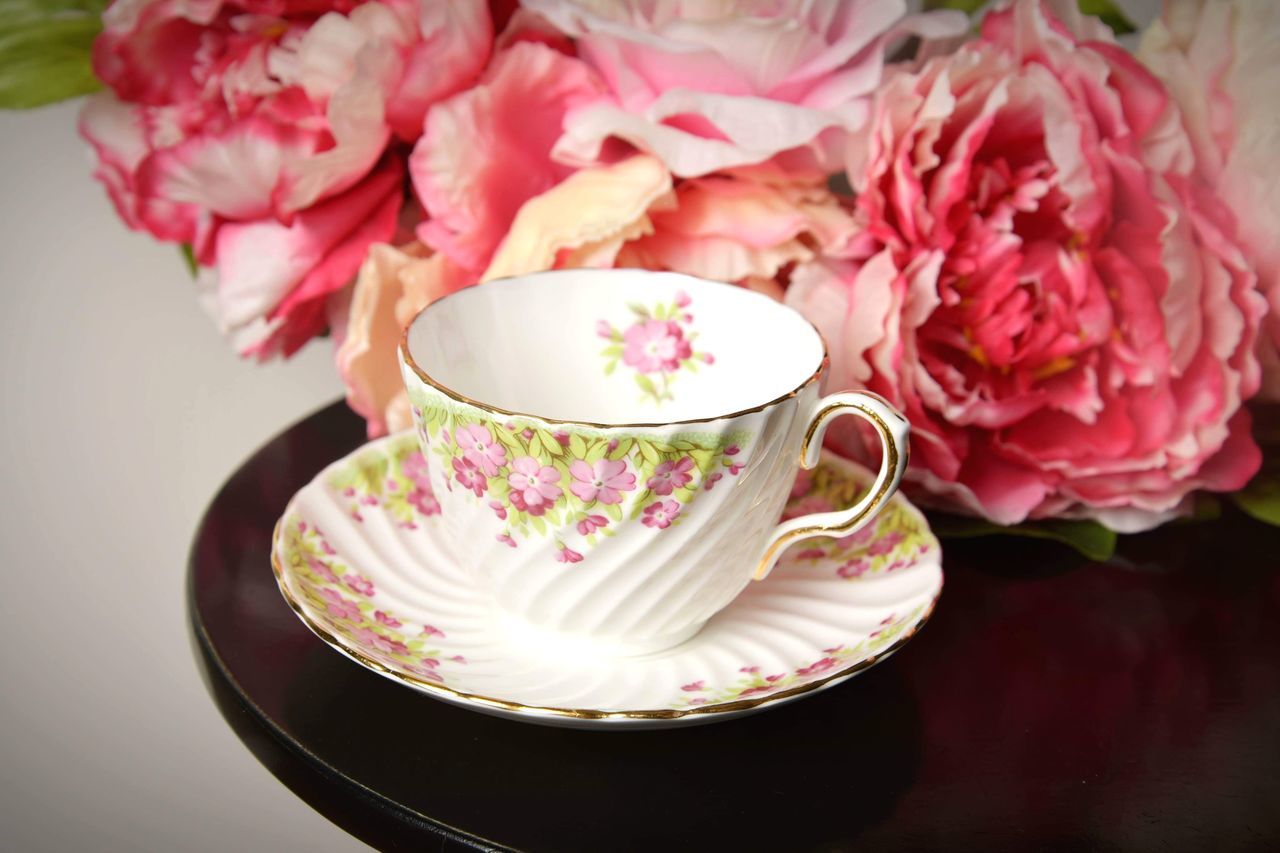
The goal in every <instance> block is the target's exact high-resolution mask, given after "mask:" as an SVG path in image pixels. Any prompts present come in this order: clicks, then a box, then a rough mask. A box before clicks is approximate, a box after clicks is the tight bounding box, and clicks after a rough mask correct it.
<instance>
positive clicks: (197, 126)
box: [81, 0, 492, 357]
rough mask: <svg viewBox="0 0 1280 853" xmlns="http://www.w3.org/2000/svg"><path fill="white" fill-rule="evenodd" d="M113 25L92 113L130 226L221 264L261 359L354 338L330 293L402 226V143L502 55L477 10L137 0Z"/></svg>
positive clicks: (108, 174)
mask: <svg viewBox="0 0 1280 853" xmlns="http://www.w3.org/2000/svg"><path fill="white" fill-rule="evenodd" d="M437 7H438V8H437ZM327 9H335V11H326V10H327ZM103 23H104V30H103V33H102V35H101V36H100V37H99V38H98V40H97V41H96V42H95V44H94V66H95V71H96V73H97V74H98V76H99V77H101V78H102V80H103V81H104V82H105V83H106V84H107V86H108V87H109V88H110V89H111V91H109V92H106V93H103V94H100V95H97V96H95V97H94V98H92V99H90V101H89V103H88V104H87V105H86V107H85V110H84V112H83V114H82V117H81V131H82V133H83V134H84V136H85V137H86V138H87V139H88V140H89V142H90V143H91V144H92V145H93V146H94V149H95V150H96V152H97V154H98V158H99V169H98V177H99V178H100V179H101V180H102V181H103V183H104V184H105V185H106V187H107V191H108V193H109V195H110V196H111V199H112V201H113V202H114V203H115V205H116V208H117V210H118V212H119V213H120V216H121V218H123V219H124V220H125V222H126V224H128V225H129V226H130V227H133V228H141V229H146V230H148V231H150V232H151V233H152V234H153V235H155V236H156V237H157V238H159V239H162V240H171V241H177V242H185V243H191V244H193V248H194V252H195V256H196V259H197V260H198V262H199V263H200V264H201V265H202V266H205V267H215V266H216V267H217V268H218V271H217V274H216V275H214V274H209V275H206V276H204V279H205V286H204V290H205V300H204V301H205V303H206V306H207V308H208V309H209V311H210V312H211V313H212V314H213V316H214V319H215V320H216V321H217V322H218V324H219V326H220V327H221V328H222V329H223V331H224V333H226V334H227V335H229V336H230V337H231V339H232V344H233V346H235V347H236V349H237V350H239V351H240V352H242V353H245V354H250V355H257V356H259V357H266V356H271V355H275V354H284V355H288V354H290V353H292V352H293V351H294V350H296V349H297V348H298V347H299V346H301V344H302V343H303V342H305V341H306V340H307V339H308V338H309V337H311V336H313V335H315V334H316V333H318V332H320V331H322V330H323V329H324V328H325V327H326V326H328V325H330V324H331V323H333V324H335V325H336V326H337V327H338V328H339V330H340V329H341V324H342V320H343V318H342V317H341V316H340V315H335V316H333V317H330V316H329V313H330V312H331V311H332V310H333V309H334V308H335V307H336V306H335V304H334V303H333V301H332V300H330V298H329V297H330V296H331V294H333V293H334V292H335V291H337V290H339V289H340V288H342V287H343V286H344V285H346V284H347V283H348V282H349V280H350V279H351V277H352V276H353V275H354V273H355V271H356V269H357V268H358V266H359V264H360V261H361V259H362V258H363V256H364V253H365V251H366V250H367V248H368V247H369V245H370V244H371V243H372V242H374V241H379V240H383V241H385V240H389V239H391V237H392V235H393V233H394V230H395V222H396V215H397V213H398V211H399V207H400V202H401V199H402V196H403V188H402V184H401V181H402V174H403V172H402V170H403V164H402V163H401V162H400V159H399V155H398V154H396V155H393V154H391V153H388V152H387V146H388V142H389V141H390V139H391V137H392V135H393V132H398V133H401V134H404V133H410V135H409V136H408V137H406V138H413V137H414V136H416V135H417V131H416V129H417V127H419V126H420V124H421V120H422V116H423V114H424V113H425V112H426V108H427V106H428V105H429V103H430V102H431V101H433V100H436V99H439V98H443V97H447V96H449V95H451V94H453V93H454V92H456V91H458V90H459V89H461V88H462V87H464V86H465V85H467V84H468V83H470V82H471V80H472V79H473V78H474V77H475V76H476V75H477V74H478V73H479V70H480V69H481V67H483V65H484V63H485V61H486V59H487V57H488V52H489V49H490V46H491V43H492V33H491V30H490V25H489V18H488V11H487V8H486V6H485V4H484V3H482V2H479V0H465V1H464V2H459V3H450V4H426V3H419V2H417V0H376V2H368V3H363V4H355V3H348V2H336V3H331V4H330V3H313V2H286V0H275V2H272V0H206V2H199V3H189V2H179V0H123V2H117V3H114V4H112V5H111V6H110V8H108V10H107V11H106V13H105V14H104V16H103ZM446 58H447V59H448V60H449V61H448V62H444V61H442V60H444V59H446ZM326 203H329V204H326ZM215 280H216V283H214V281H215Z"/></svg>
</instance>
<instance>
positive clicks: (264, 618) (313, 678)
mask: <svg viewBox="0 0 1280 853" xmlns="http://www.w3.org/2000/svg"><path fill="white" fill-rule="evenodd" d="M362 440H363V424H362V423H361V422H360V421H359V420H358V419H357V418H356V417H355V416H353V415H352V414H351V413H350V412H348V411H347V410H346V408H345V407H344V406H343V405H342V404H334V405H332V406H330V407H328V408H326V409H324V410H322V411H320V412H318V413H316V414H315V415H313V416H311V417H309V418H307V419H305V420H303V421H301V422H300V423H298V424H296V425H295V426H293V427H292V428H290V429H289V430H287V431H286V432H284V433H283V434H281V435H280V436H279V437H277V438H276V439H274V440H273V441H271V442H270V443H269V444H267V445H266V446H265V447H263V448H262V449H261V450H260V451H258V453H256V454H255V455H254V456H253V457H252V458H251V459H249V460H248V461H247V462H246V463H245V464H244V465H243V466H242V467H241V468H240V470H238V471H237V472H236V473H235V474H234V475H233V476H232V477H231V479H230V480H228V482H227V483H226V485H225V486H224V487H223V489H222V491H221V492H219V494H218V496H217V497H216V498H215V500H214V501H213V504H212V505H211V506H210V508H209V511H208V513H207V515H206V516H205V518H204V520H203V522H202V523H201V525H200V528H199V531H198V532H197V534H196V538H195V542H194V545H193V547H192V551H191V563H190V574H189V602H188V603H189V608H190V615H191V624H192V629H193V637H194V645H195V647H196V654H197V658H198V660H199V661H200V664H201V666H202V669H203V670H204V672H205V675H206V677H207V682H208V684H209V687H210V691H211V693H212V695H213V697H214V699H215V701H216V702H217V704H218V706H219V708H220V709H221V710H222V712H223V714H224V715H225V716H226V719H227V721H228V722H229V723H230V724H231V726H232V727H233V728H234V730H235V731H236V732H237V733H238V734H239V736H240V737H241V739H242V740H243V741H244V743H245V744H246V745H247V746H248V747H249V749H251V750H252V751H253V753H254V754H255V755H256V756H257V757H258V758H259V759H260V760H261V761H262V762H263V764H264V765H266V767H267V768H268V769H269V770H270V771H271V772H272V773H274V774H275V775H276V776H277V777H278V778H279V779H280V780H281V781H282V782H284V784H286V785H288V786H289V787H290V788H291V789H292V790H293V791H295V792H296V793H297V794H298V795H299V796H301V797H302V798H304V799H305V800H306V801H307V802H309V803H310V804H311V805H312V806H314V807H315V808H316V809H317V810H318V811H320V812H321V813H322V814H324V815H326V816H327V817H328V818H330V819H331V820H332V821H333V822H334V823H336V824H337V825H339V826H341V827H342V828H344V829H346V830H347V831H348V832H350V833H352V834H353V835H355V836H357V837H359V838H362V839H364V840H365V841H367V842H369V843H370V844H373V845H375V846H377V847H380V848H384V849H397V850H398V849H404V850H410V849H413V850H446V849H476V848H479V849H495V848H496V849H506V848H516V849H521V850H531V851H579V850H581V851H593V853H597V852H598V851H627V850H645V851H659V850H661V851H665V850H702V851H719V850H730V849H735V850H771V851H837V850H851V849H868V850H917V849H942V848H945V849H948V850H981V851H1001V850H1019V851H1021V850H1059V849H1077V850H1091V851H1094V850H1096V851H1106V850H1162V851H1165V850H1168V851H1180V850H1215V851H1216V850H1268V849H1269V850H1277V849H1280V619H1277V613H1278V612H1280V570H1278V569H1280V530H1277V529H1274V528H1269V527H1266V526H1264V525H1261V524H1259V523H1257V522H1254V521H1252V520H1251V519H1248V518H1246V517H1244V516H1242V515H1240V514H1239V513H1237V512H1235V511H1228V512H1227V513H1225V514H1224V516H1223V517H1222V518H1221V519H1220V520H1218V521H1215V522H1212V523H1201V524H1184V525H1172V526H1168V527H1166V528H1164V529H1162V530H1160V531H1158V532H1154V533H1149V534H1144V535H1141V536H1134V537H1128V538H1127V539H1125V540H1123V542H1122V545H1121V548H1120V551H1119V553H1118V554H1117V556H1116V557H1115V558H1114V559H1112V560H1111V561H1109V562H1108V563H1107V564H1105V565H1097V564H1090V563H1088V562H1087V561H1085V560H1084V559H1083V558H1081V557H1079V556H1077V555H1076V554H1074V552H1072V551H1070V550H1068V549H1066V548H1064V547H1062V546H1058V545H1055V544H1052V543H1047V542H1034V541H1029V540H1014V539H1009V538H992V539H984V540H973V541H957V542H948V543H945V550H946V560H945V566H946V572H947V583H946V589H945V591H944V593H943V596H942V600H941V602H940V604H939V607H938V610H937V612H936V614H935V615H934V617H933V619H932V620H931V622H930V623H929V625H928V626H926V628H925V629H924V631H923V632H922V633H921V635H920V636H919V637H917V638H916V639H915V640H913V641H912V642H911V643H909V644H908V645H907V646H906V647H905V648H904V649H903V650H902V651H901V652H899V653H898V654H897V655H896V656H895V657H893V658H892V659H891V660H889V661H887V662H886V663H885V664H883V665H882V666H877V667H875V668H874V669H872V670H870V671H869V672H867V673H866V674H864V675H861V676H859V677H858V678H855V679H853V680H852V681H850V682H848V683H847V684H845V685H842V686H840V687H837V688H834V689H832V690H829V691H826V692H824V693H821V694H819V695H816V696H814V697H812V698H810V699H807V700H805V701H802V702H798V703H796V704H793V705H790V706H786V707H782V708H779V709H777V710H774V711H770V712H767V713H764V714H761V715H758V716H755V717H750V718H747V719H744V720H739V721H734V722H728V723H721V724H717V725H712V726H706V727H701V728H691V729H677V730H671V731H657V732H646V731H639V732H592V731H571V730H563V729H552V728H545V727H539V726H533V725H528V724H521V723H516V722H511V721H507V720H501V719H495V718H492V717H487V716H483V715H480V714H477V713H472V712H469V711H465V710H462V709H458V708H453V707H450V706H448V705H445V704H443V703H440V702H436V701H433V700H432V699H430V698H428V697H425V696H421V695H418V694H415V693H413V692H410V691H409V690H407V689H405V688H403V687H400V686H397V685H396V684H393V683H392V682H390V681H387V680H384V679H383V678H380V677H379V676H377V675H374V674H373V673H370V672H366V671H365V670H363V669H361V668H360V667H359V666H357V665H356V664H354V663H352V662H351V661H348V660H346V659H345V658H343V657H341V656H339V655H338V654H337V653H336V652H333V651H332V650H330V649H329V648H328V647H326V646H325V645H324V644H323V643H321V642H320V641H319V640H317V639H316V638H315V637H313V636H312V635H311V634H310V633H309V632H308V631H307V629H306V628H305V627H304V626H303V625H302V624H301V623H300V622H299V621H298V620H297V619H296V618H295V617H294V616H293V614H292V613H291V612H290V610H289V608H288V607H287V606H286V605H285V603H284V601H283V600H282V599H281V597H280V595H279V594H278V592H277V591H276V587H275V581H274V579H273V578H272V574H271V568H270V565H269V563H268V556H267V555H268V549H269V540H270V536H271V529H272V525H273V524H274V522H275V520H276V517H277V516H278V515H279V513H280V512H281V510H282V509H283V507H284V505H285V503H286V501H287V500H288V499H289V497H290V496H291V495H292V493H293V492H294V490H296V489H297V488H299V487H300V486H302V485H303V484H304V483H305V482H307V481H308V480H309V479H310V478H311V477H312V476H313V475H314V474H315V473H317V472H318V471H319V470H320V469H321V468H322V467H323V466H324V465H325V464H327V463H328V462H330V461H332V460H333V459H335V458H337V457H339V456H340V455H342V454H344V453H346V452H348V451H349V450H351V449H353V448H355V447H356V446H357V445H358V444H359V443H360V442H361V441H362Z"/></svg>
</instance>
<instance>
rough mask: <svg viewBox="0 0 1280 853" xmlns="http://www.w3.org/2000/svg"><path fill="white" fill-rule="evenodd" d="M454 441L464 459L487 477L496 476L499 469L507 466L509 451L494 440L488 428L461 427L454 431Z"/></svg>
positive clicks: (481, 426) (475, 425)
mask: <svg viewBox="0 0 1280 853" xmlns="http://www.w3.org/2000/svg"><path fill="white" fill-rule="evenodd" d="M453 440H454V441H455V442H457V445H458V447H459V449H461V450H462V455H463V457H465V458H466V460H467V461H468V462H470V463H471V464H472V465H474V466H475V467H477V468H479V469H480V470H482V471H484V473H485V474H486V475H487V476H490V477H494V476H496V475H497V473H498V469H499V468H501V467H502V466H503V465H506V464H507V449H506V448H505V447H503V446H502V445H501V444H499V443H498V442H497V441H496V440H495V439H494V437H493V433H491V432H489V428H488V427H486V426H483V425H481V424H467V425H466V426H460V427H458V428H457V429H456V430H454V433H453Z"/></svg>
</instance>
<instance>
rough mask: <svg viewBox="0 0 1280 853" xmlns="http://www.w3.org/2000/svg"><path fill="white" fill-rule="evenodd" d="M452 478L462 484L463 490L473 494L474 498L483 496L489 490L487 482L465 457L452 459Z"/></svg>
mask: <svg viewBox="0 0 1280 853" xmlns="http://www.w3.org/2000/svg"><path fill="white" fill-rule="evenodd" d="M453 472H454V473H453V478H454V479H455V480H457V481H458V482H459V483H461V484H462V487H463V488H464V489H470V490H471V491H473V492H475V495H476V497H481V496H482V495H484V493H485V491H486V490H487V489H488V488H489V480H488V478H486V477H485V476H484V474H482V473H481V472H480V471H479V469H477V468H476V466H475V465H474V464H473V463H472V461H471V460H470V459H467V458H466V457H465V456H455V457H453Z"/></svg>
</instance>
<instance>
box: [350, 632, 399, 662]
mask: <svg viewBox="0 0 1280 853" xmlns="http://www.w3.org/2000/svg"><path fill="white" fill-rule="evenodd" d="M352 633H354V634H355V638H356V640H357V641H358V642H360V643H363V644H364V645H365V646H372V647H373V648H375V649H377V650H378V651H382V652H386V653H387V654H390V655H407V654H409V647H408V646H406V645H405V644H404V643H402V642H400V641H399V640H397V639H395V638H394V637H385V636H383V635H382V634H379V633H378V632H377V631H375V630H373V629H372V628H357V629H356V630H355V631H353V632H352Z"/></svg>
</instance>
